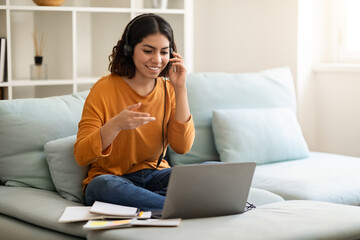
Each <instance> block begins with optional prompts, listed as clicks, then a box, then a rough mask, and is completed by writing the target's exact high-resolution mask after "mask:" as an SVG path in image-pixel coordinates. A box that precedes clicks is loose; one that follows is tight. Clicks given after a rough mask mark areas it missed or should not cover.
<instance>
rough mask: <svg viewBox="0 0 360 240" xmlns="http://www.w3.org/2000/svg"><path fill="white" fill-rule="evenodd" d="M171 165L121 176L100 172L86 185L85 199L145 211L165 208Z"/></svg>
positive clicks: (91, 203) (88, 203) (90, 203)
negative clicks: (100, 173) (101, 173)
mask: <svg viewBox="0 0 360 240" xmlns="http://www.w3.org/2000/svg"><path fill="white" fill-rule="evenodd" d="M170 173H171V168H166V169H162V170H154V169H143V170H140V171H137V172H134V173H129V174H125V175H122V176H116V175H107V174H106V175H100V176H97V177H95V178H94V179H93V180H91V182H90V183H89V184H88V185H87V187H86V189H85V194H84V201H85V204H86V205H87V206H91V205H93V203H94V202H95V201H101V202H107V203H114V204H119V205H123V206H130V207H136V208H139V209H141V210H143V211H153V210H161V209H163V206H164V202H165V196H166V190H167V186H168V183H169V178H170Z"/></svg>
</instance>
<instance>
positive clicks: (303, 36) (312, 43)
mask: <svg viewBox="0 0 360 240" xmlns="http://www.w3.org/2000/svg"><path fill="white" fill-rule="evenodd" d="M334 2H335V1H334V0H222V1H218V0H195V1H194V20H195V23H194V58H195V59H194V71H195V72H200V71H224V72H247V71H259V70H263V69H266V68H271V67H278V66H284V65H287V66H289V67H290V69H291V71H292V73H293V76H294V78H295V80H296V83H295V84H296V89H297V97H298V118H299V122H300V124H301V126H302V129H303V133H304V136H305V138H306V141H307V143H308V145H309V148H310V149H311V150H312V151H323V152H331V153H339V154H347V155H353V156H360V147H359V145H360V144H359V143H360V140H359V139H360V110H359V109H360V106H359V105H360V94H358V89H360V72H355V73H354V72H353V73H346V72H331V71H321V72H314V71H313V69H314V66H316V65H317V64H319V63H321V62H329V61H333V55H334V52H333V51H330V50H331V49H332V46H333V44H334V42H335V41H336V39H333V32H332V31H333V29H332V27H331V24H332V21H333V19H332V15H331V14H332V10H333V8H332V4H333V3H334Z"/></svg>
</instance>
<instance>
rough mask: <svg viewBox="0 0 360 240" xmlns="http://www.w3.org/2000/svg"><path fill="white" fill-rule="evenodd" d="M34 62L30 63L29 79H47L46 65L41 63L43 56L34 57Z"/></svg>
mask: <svg viewBox="0 0 360 240" xmlns="http://www.w3.org/2000/svg"><path fill="white" fill-rule="evenodd" d="M34 60H35V64H31V65H30V79H31V80H46V79H47V65H46V64H43V63H42V62H43V56H35V57H34Z"/></svg>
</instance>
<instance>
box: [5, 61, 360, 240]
mask: <svg viewBox="0 0 360 240" xmlns="http://www.w3.org/2000/svg"><path fill="white" fill-rule="evenodd" d="M187 88H188V96H189V104H190V109H191V112H192V114H193V119H194V123H195V131H196V137H195V142H194V145H193V147H192V149H191V150H190V152H189V153H187V154H185V155H179V154H176V153H175V152H173V151H172V150H171V149H170V148H169V149H168V150H167V158H168V161H169V162H170V163H171V165H173V166H175V165H180V164H196V163H201V162H205V161H222V162H246V161H255V162H257V167H256V170H255V174H254V178H253V182H252V187H251V189H250V193H249V197H248V201H249V202H251V203H252V204H254V205H256V208H255V209H252V210H250V211H248V212H245V213H243V214H235V215H229V216H218V217H210V218H198V219H186V220H183V221H182V222H181V224H180V226H179V227H175V228H173V227H171V228H165V227H163V228H161V227H133V228H122V229H112V230H103V231H85V230H83V228H82V226H83V225H84V222H78V223H66V224H64V223H58V219H59V217H60V216H61V214H62V213H63V211H64V209H65V207H66V206H81V205H82V201H83V199H82V192H81V180H82V179H84V177H85V176H86V174H87V167H79V166H78V165H77V164H76V162H75V160H74V156H73V145H74V142H75V139H76V132H77V124H78V122H79V120H80V117H81V112H82V107H83V104H84V102H85V99H86V96H87V94H88V92H80V93H76V94H71V95H64V96H54V97H48V98H33V99H15V100H3V101H0V119H1V120H0V239H4V240H10V239H37V240H38V239H55V240H56V239H147V240H148V239H226V240H228V239H264V238H266V239H360V208H359V207H358V205H360V184H359V182H360V174H358V173H359V172H360V158H356V157H350V156H344V155H337V154H329V153H319V152H311V151H309V149H308V146H307V144H306V141H305V139H304V137H303V134H302V131H301V127H300V125H299V123H298V122H297V118H296V112H297V109H296V108H297V103H296V96H295V90H294V83H293V78H292V75H291V72H290V69H289V68H288V67H280V68H274V69H269V70H264V71H261V72H257V73H189V74H188V80H187ZM239 184H241V183H239Z"/></svg>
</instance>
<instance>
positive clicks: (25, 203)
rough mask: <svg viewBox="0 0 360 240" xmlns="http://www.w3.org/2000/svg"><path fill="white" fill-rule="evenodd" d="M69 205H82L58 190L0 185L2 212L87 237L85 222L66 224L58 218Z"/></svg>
mask: <svg viewBox="0 0 360 240" xmlns="http://www.w3.org/2000/svg"><path fill="white" fill-rule="evenodd" d="M67 206H81V204H79V203H75V202H72V201H69V200H66V199H63V198H62V197H61V196H59V194H58V193H57V192H52V191H47V190H42V189H34V188H23V187H7V186H0V213H1V214H3V215H7V216H9V217H13V218H16V219H20V220H22V221H24V222H28V223H31V224H34V225H37V226H40V227H43V228H46V229H51V230H54V231H58V232H63V233H67V234H70V235H74V236H78V237H86V231H84V230H83V229H82V226H83V225H84V223H71V224H64V223H58V220H59V218H60V216H61V214H62V213H63V211H64V210H65V207H67Z"/></svg>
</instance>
